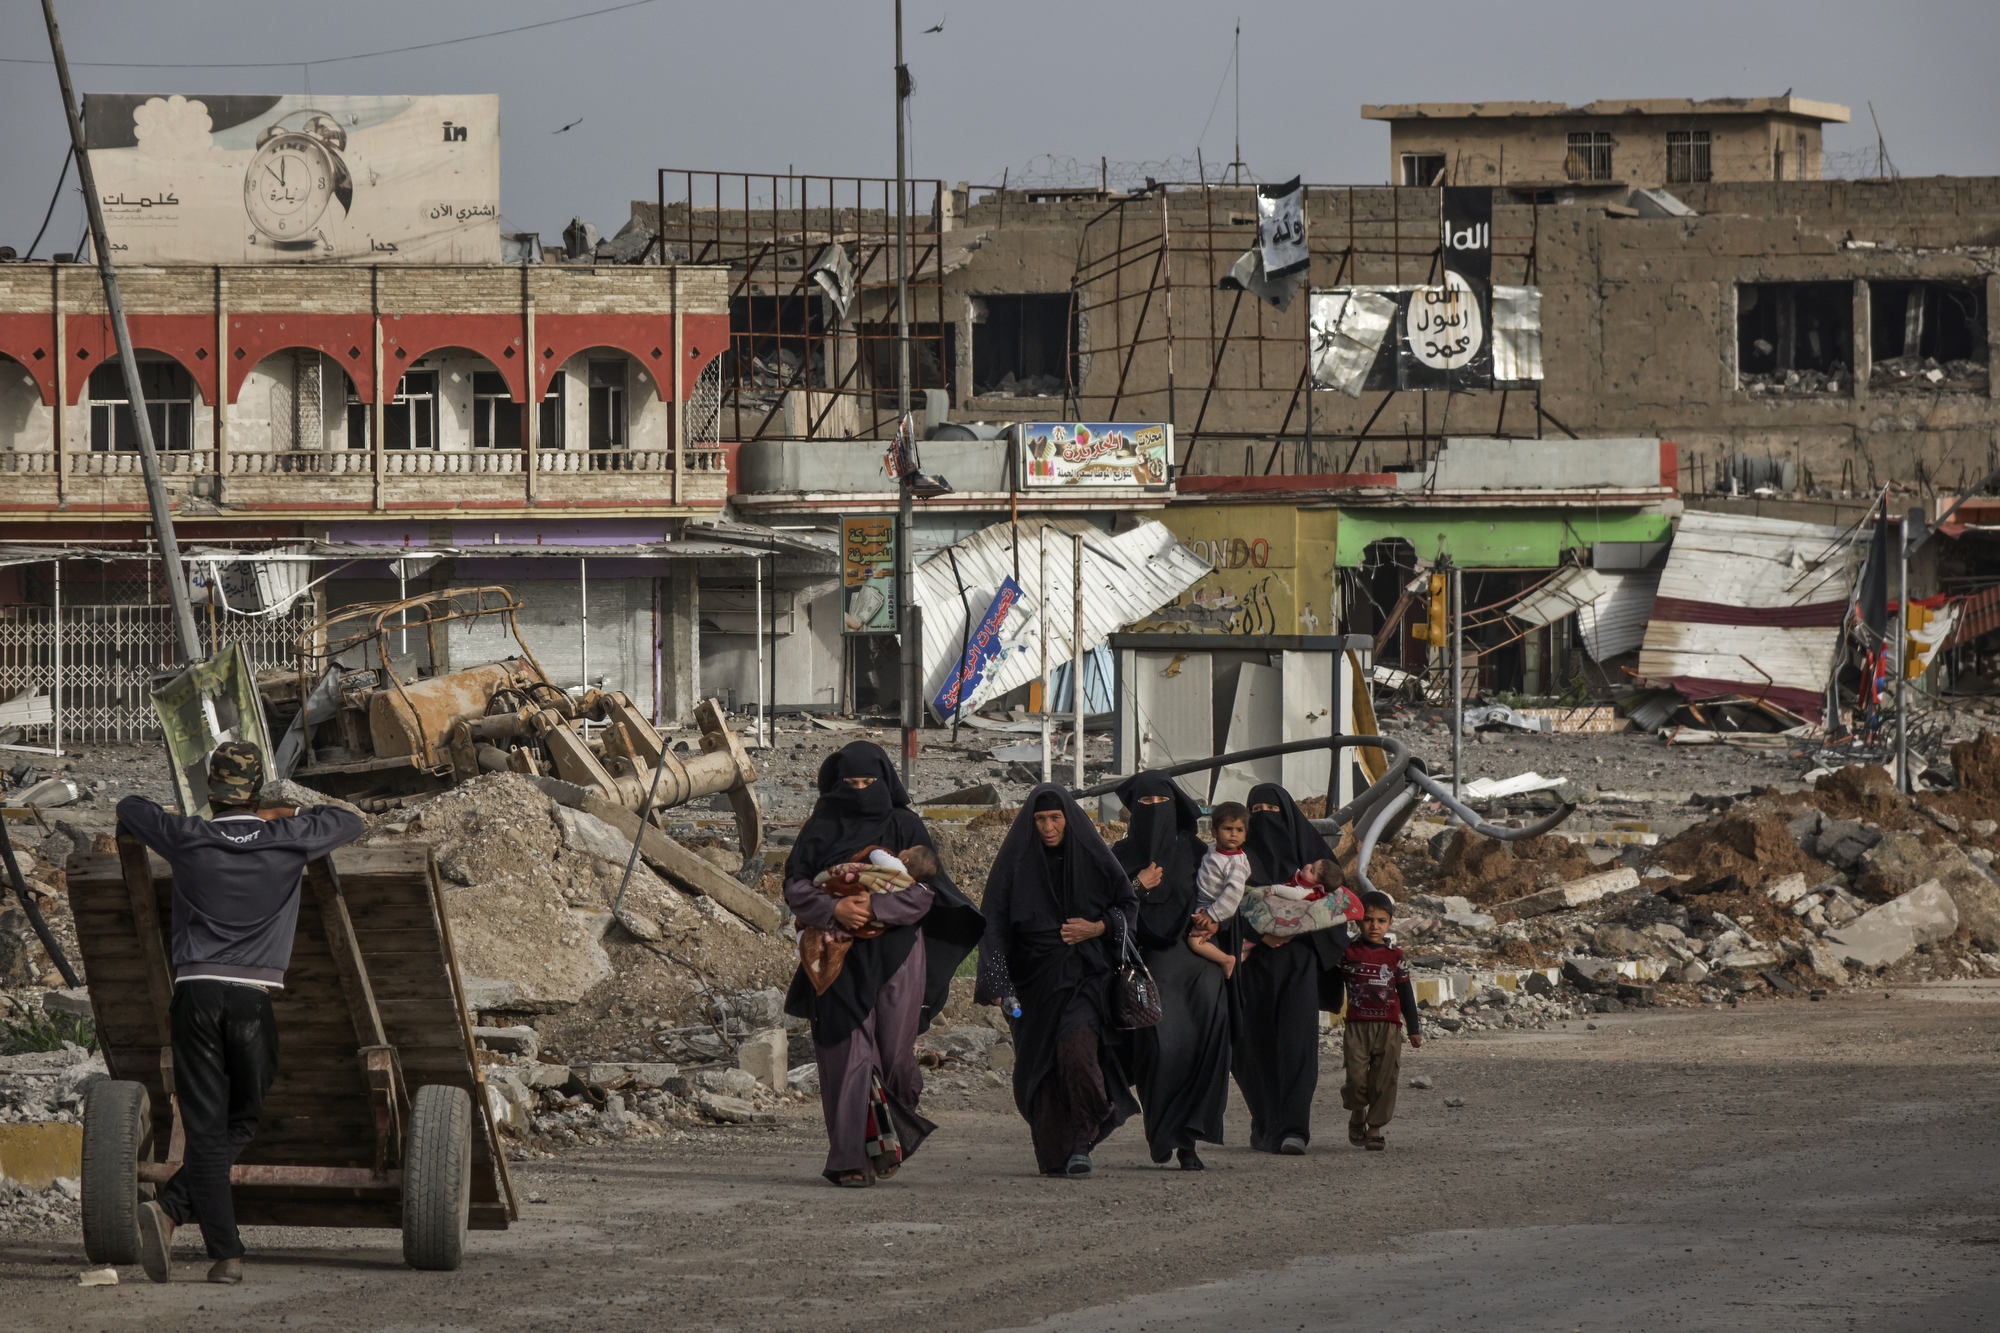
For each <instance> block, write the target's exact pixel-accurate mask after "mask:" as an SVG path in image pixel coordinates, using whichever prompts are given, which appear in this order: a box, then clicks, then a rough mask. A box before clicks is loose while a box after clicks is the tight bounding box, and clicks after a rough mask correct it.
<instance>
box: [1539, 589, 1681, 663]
mask: <svg viewBox="0 0 2000 1333" xmlns="http://www.w3.org/2000/svg"><path fill="white" fill-rule="evenodd" d="M1659 586H1660V575H1659V573H1658V572H1657V571H1654V572H1646V571H1627V570H1604V569H1584V568H1582V567H1581V566H1577V567H1572V568H1570V569H1565V570H1563V571H1562V572H1560V573H1558V574H1557V575H1556V576H1555V577H1554V578H1552V579H1550V580H1549V581H1548V582H1547V583H1544V584H1543V585H1542V586H1541V587H1539V588H1536V589H1535V590H1534V591H1533V592H1531V593H1529V594H1528V595H1527V596H1525V597H1523V598H1521V600H1520V601H1518V602H1516V603H1514V605H1512V606H1510V607H1508V608H1507V614H1508V615H1509V616H1512V617H1513V618H1514V619H1516V620H1518V621H1521V622H1522V623H1523V624H1527V625H1548V624H1553V623H1554V622H1555V621H1558V620H1561V619H1562V618H1563V617H1564V616H1568V615H1574V616H1575V617H1576V626H1577V630H1578V632H1579V633H1580V634H1581V635H1582V636H1583V647H1584V651H1585V652H1587V653H1589V654H1590V656H1591V660H1593V661H1597V662H1602V661H1604V660H1605V659H1607V658H1612V657H1616V656H1618V655H1619V654H1620V653H1629V652H1631V651H1632V650H1633V649H1634V648H1637V647H1638V646H1639V644H1640V641H1641V640H1643V639H1644V638H1645V635H1646V622H1647V620H1648V619H1649V618H1651V616H1652V614H1653V597H1654V594H1655V593H1656V592H1657V590H1658V589H1659Z"/></svg>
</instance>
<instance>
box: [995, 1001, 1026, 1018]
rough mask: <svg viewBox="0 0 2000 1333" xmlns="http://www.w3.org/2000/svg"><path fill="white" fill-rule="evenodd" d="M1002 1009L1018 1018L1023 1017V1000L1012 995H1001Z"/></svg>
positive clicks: (1003, 1011) (1012, 1016)
mask: <svg viewBox="0 0 2000 1333" xmlns="http://www.w3.org/2000/svg"><path fill="white" fill-rule="evenodd" d="M1000 1011H1001V1012H1002V1013H1004V1014H1006V1015H1007V1017H1009V1018H1012V1019H1017V1020H1018V1019H1019V1018H1020V1017H1021V1002H1020V1001H1019V1000H1017V999H1015V998H1014V997H1013V996H1011V995H1003V996H1001V997H1000Z"/></svg>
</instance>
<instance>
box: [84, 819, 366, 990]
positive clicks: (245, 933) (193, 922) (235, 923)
mask: <svg viewBox="0 0 2000 1333" xmlns="http://www.w3.org/2000/svg"><path fill="white" fill-rule="evenodd" d="M118 823H119V825H120V826H121V827H123V828H124V829H125V830H126V831H127V832H128V833H130V834H132V835H133V836H134V837H136V838H138V839H139V841H141V842H143V843H145V844H146V845H147V846H148V847H150V848H152V849H153V850H154V851H156V852H158V853H159V854H160V856H161V857H162V858H164V859H165V861H166V863H167V864H168V865H169V866H171V867H172V868H173V872H174V943H173V961H174V976H175V977H176V978H178V979H186V978H191V977H196V976H201V977H217V978H221V979H224V980H234V981H247V982H253V983H256V984H258V985H264V986H282V985H284V983H285V968H286V966H287V965H288V964H289V963H290V962H291V961H292V932H293V930H294V929H295V928H296V927H297V925H298V919H299V884H300V881H301V877H302V875H303V873H304V871H305V867H306V862H308V861H311V860H313V859H315V858H317V857H321V856H325V855H326V854H327V853H328V852H330V851H332V850H333V849H334V848H336V847H339V846H341V845H342V844H343V843H349V842H352V841H354V840H355V839H356V838H358V837H360V836H361V834H362V832H363V829H364V826H363V825H362V822H361V819H360V817H359V816H357V815H351V814H349V813H347V812H346V811H345V810H339V809H335V808H334V807H333V806H330V805H317V806H314V807H312V808H311V809H309V810H302V811H300V812H299V813H298V814H296V815H289V816H287V817H285V818H283V819H262V818H259V817H258V816H256V815H252V814H227V815H222V816H219V817H218V818H215V819H199V818H195V817H192V816H189V815H176V814H169V813H168V812H167V811H165V810H162V809H161V808H160V806H159V804H158V803H157V802H154V801H149V800H147V799H146V798H145V797H143V796H127V797H126V798H125V799H124V800H122V801H120V802H119V803H118Z"/></svg>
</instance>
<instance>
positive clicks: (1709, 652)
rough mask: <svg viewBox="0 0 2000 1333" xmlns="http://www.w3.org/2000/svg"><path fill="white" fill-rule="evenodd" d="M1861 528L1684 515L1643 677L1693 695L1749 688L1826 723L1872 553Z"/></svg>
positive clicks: (1649, 632)
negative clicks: (1838, 661) (1828, 698)
mask: <svg viewBox="0 0 2000 1333" xmlns="http://www.w3.org/2000/svg"><path fill="white" fill-rule="evenodd" d="M1858 534H1859V529H1856V530H1854V531H1852V532H1850V531H1849V530H1847V529H1843V528H1836V527H1826V526H1823V525H1821V524H1817V523H1795V522H1791V521H1789V520H1786V519H1776V518H1752V517H1749V516H1746V515H1740V514H1721V513H1711V512H1708V511H1705V510H1691V511H1689V512H1688V513H1686V514H1683V515H1682V516H1681V520H1680V527H1679V530H1678V531H1677V532H1676V533H1675V534H1674V546H1673V550H1672V552H1671V553H1670V554H1669V555H1668V557H1667V566H1666V568H1665V570H1663V571H1662V572H1661V575H1660V588H1659V593H1658V595H1657V596H1656V597H1655V598H1654V600H1653V612H1652V621H1651V623H1650V624H1649V625H1648V626H1647V627H1646V638H1645V645H1644V647H1643V648H1642V649H1641V651H1640V653H1639V675H1640V677H1641V678H1642V679H1644V680H1647V681H1649V682H1652V683H1654V684H1659V685H1671V686H1673V687H1674V688H1675V689H1677V690H1679V691H1680V692H1681V693H1682V694H1683V695H1685V696H1686V697H1687V698H1689V699H1694V700H1700V699H1710V698H1715V697H1718V696H1721V695H1745V696H1748V697H1750V698H1753V699H1768V700H1769V701H1770V702H1772V703H1775V704H1778V705H1780V706H1781V707H1784V708H1787V709H1789V710H1791V711H1792V712H1794V713H1799V714H1803V715H1804V716H1806V717H1809V718H1812V719H1814V720H1815V721H1816V720H1818V719H1819V717H1820V716H1821V713H1822V711H1823V707H1824V702H1825V693H1826V687H1827V682H1828V680H1830V679H1831V678H1832V675H1833V667H1834V660H1835V657H1836V656H1837V654H1838V653H1839V650H1840V632H1841V626H1842V625H1843V624H1844V623H1845V622H1846V619H1847V611H1848V606H1849V603H1850V601H1851V600H1852V598H1853V595H1854V583H1855V576H1856V573H1857V571H1858V570H1859V568H1860V564H1861V559H1862V556H1863V554H1864V547H1863V545H1862V543H1861V541H1860V540H1858V539H1857V538H1858Z"/></svg>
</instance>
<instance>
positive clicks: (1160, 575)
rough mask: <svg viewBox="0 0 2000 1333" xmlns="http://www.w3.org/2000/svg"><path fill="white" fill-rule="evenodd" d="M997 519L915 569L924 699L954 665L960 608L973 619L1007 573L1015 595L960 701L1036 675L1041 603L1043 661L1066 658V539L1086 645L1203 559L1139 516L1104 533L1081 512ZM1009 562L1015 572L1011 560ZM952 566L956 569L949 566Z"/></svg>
mask: <svg viewBox="0 0 2000 1333" xmlns="http://www.w3.org/2000/svg"><path fill="white" fill-rule="evenodd" d="M1018 532H1019V538H1018V555H1017V541H1016V537H1015V533H1016V525H1014V524H1009V523H996V524H994V525H993V526H992V527H990V528H983V529H981V530H980V531H978V532H975V533H974V534H972V535H971V536H970V537H967V538H965V539H964V540H963V541H960V542H957V543H955V544H954V545H952V546H951V547H949V548H947V550H944V551H940V552H939V553H938V554H936V555H934V556H932V557H931V558H930V559H929V560H926V561H925V562H924V563H923V564H922V565H920V566H918V567H917V571H916V584H917V586H916V602H917V604H918V605H919V606H921V607H923V612H924V642H923V650H924V697H925V698H926V699H931V698H934V697H936V695H937V692H938V690H939V689H940V688H942V687H943V685H944V683H945V682H946V680H947V679H949V677H950V675H951V673H952V672H953V671H954V670H955V669H956V668H957V666H958V663H959V654H960V651H961V644H962V642H963V636H964V634H965V632H966V618H967V616H968V614H969V615H970V616H971V617H972V618H973V620H974V622H975V623H976V622H977V619H978V618H979V617H980V616H983V615H985V614H986V608H987V606H988V604H989V603H991V602H992V600H993V595H994V593H995V592H996V591H997V590H998V589H999V587H1000V581H1001V580H1002V579H1004V578H1007V577H1009V576H1013V577H1014V579H1015V581H1016V582H1018V583H1019V584H1020V585H1021V590H1022V593H1023V594H1024V596H1023V600H1022V602H1021V603H1020V604H1019V606H1018V608H1017V610H1016V611H1015V612H1014V613H1013V614H1011V615H1009V616H1008V617H1007V621H1006V624H1005V626H1004V627H1003V629H1002V633H1001V639H1000V649H999V652H998V654H997V655H996V656H995V657H994V659H993V662H992V663H991V664H990V665H989V666H988V668H987V671H986V674H985V677H984V679H982V680H981V681H980V684H979V689H978V690H977V692H976V693H974V694H973V696H972V697H971V698H970V699H969V700H968V701H967V705H966V706H967V707H968V708H977V707H979V705H980V704H982V703H983V702H985V701H986V700H988V699H991V698H993V697H995V696H997V695H1002V694H1005V693H1006V692H1007V691H1009V690H1011V689H1014V688H1015V687H1017V686H1020V685H1025V684H1027V683H1028V682H1029V681H1031V680H1033V679H1035V678H1036V676H1038V675H1039V674H1041V669H1042V663H1041V633H1042V625H1043V620H1044V617H1043V616H1042V614H1041V612H1042V609H1043V608H1044V607H1045V606H1046V607H1047V608H1048V612H1049V614H1048V616H1047V619H1048V621H1049V622H1050V625H1049V665H1050V666H1051V667H1053V666H1055V665H1057V664H1058V663H1061V662H1067V661H1068V660H1069V659H1070V655H1071V645H1070V625H1071V608H1072V605H1073V598H1074V596H1075V583H1074V580H1073V578H1072V566H1073V562H1074V558H1075V557H1074V545H1073V543H1074V538H1075V536H1076V535H1077V534H1081V535H1082V536H1083V539H1084V558H1083V647H1084V649H1085V651H1088V650H1090V649H1092V648H1094V647H1096V646H1097V645H1098V644H1100V643H1103V642H1104V641H1105V640H1106V639H1107V638H1109V637H1110V636H1111V635H1112V634H1115V633H1117V632H1118V631H1119V630H1122V629H1123V628H1125V626H1127V625H1129V624H1131V623H1132V622H1133V621H1135V620H1138V619H1140V618H1142V617H1144V616H1146V615H1149V614H1151V613H1152V612H1154V611H1157V610H1159V609H1160V608H1161V607H1163V606H1165V605H1166V604H1167V603H1168V602H1171V601H1173V600H1174V599H1175V598H1176V597H1179V596H1180V595H1181V594H1182V593H1184V592H1186V591H1187V590H1188V589H1189V588H1191V587H1193V586H1194V584H1195V581H1196V580H1197V579H1199V578H1200V577H1201V576H1202V575H1204V574H1206V573H1208V570H1209V566H1208V562H1207V561H1205V560H1202V559H1201V558H1199V557H1198V556H1196V555H1195V554H1194V553H1193V552H1192V551H1189V550H1188V549H1187V548H1186V547H1185V546H1183V545H1181V543H1180V539H1179V538H1177V537H1175V536H1174V534H1173V533H1172V532H1170V531H1168V529H1167V527H1166V525H1165V524H1163V523H1154V522H1150V521H1148V522H1144V523H1140V524H1139V525H1138V526H1137V527H1135V528H1133V529H1132V530H1131V531H1129V532H1121V533H1119V534H1118V535H1117V536H1115V537H1114V536H1112V535H1111V534H1110V533H1107V532H1105V531H1104V530H1103V529H1102V528H1099V527H1097V526H1096V525H1095V524H1093V523H1091V522H1089V521H1088V520H1086V519H1057V520H1048V519H1022V520H1021V521H1020V523H1019V525H1018ZM1044 534H1046V540H1047V549H1048V575H1049V586H1048V595H1047V597H1046V598H1044V597H1043V595H1042V588H1041V570H1042V562H1041V550H1042V543H1043V540H1044ZM1017 563H1018V568H1019V573H1018V574H1017V573H1016V572H1015V571H1016V566H1017ZM954 567H955V571H956V572H955V573H954Z"/></svg>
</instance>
